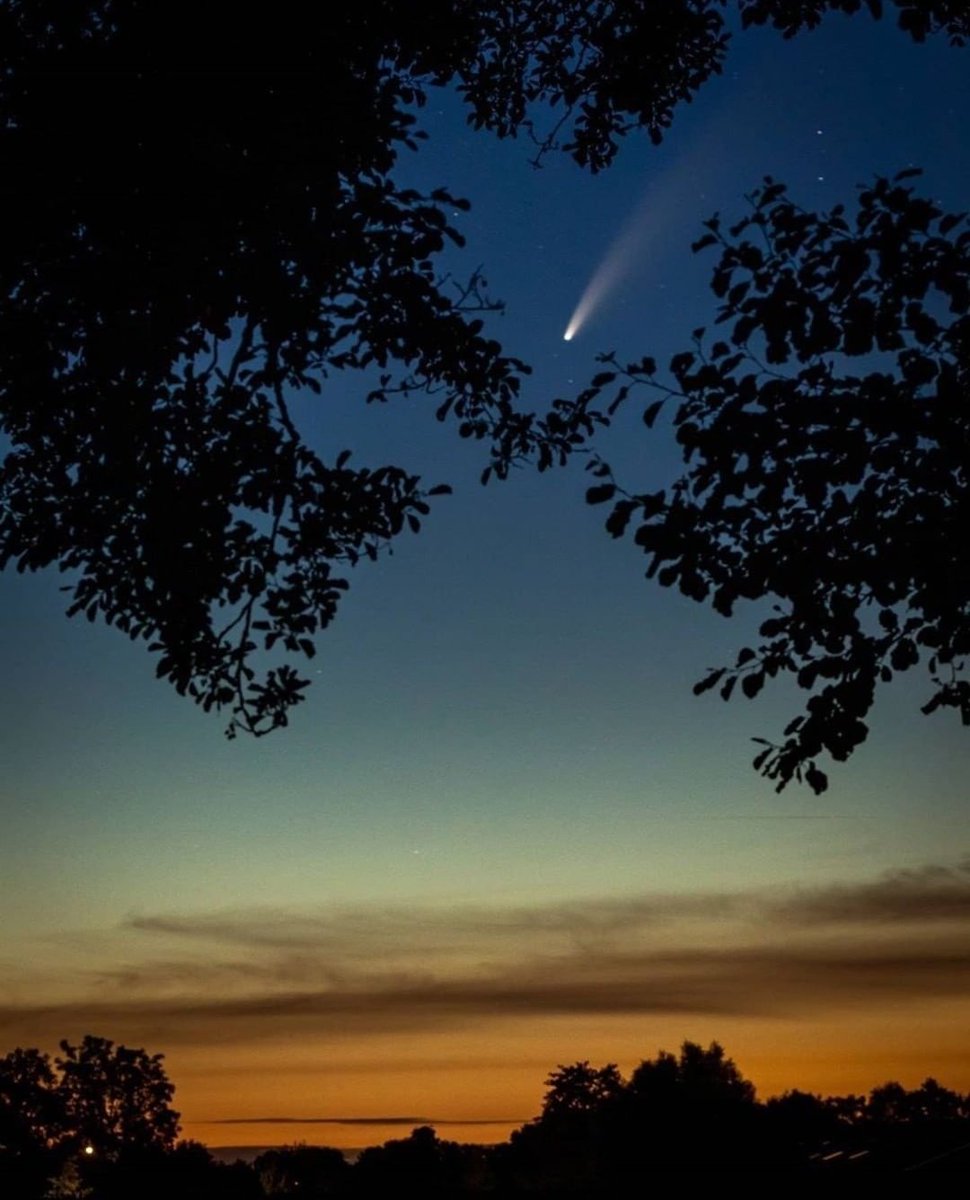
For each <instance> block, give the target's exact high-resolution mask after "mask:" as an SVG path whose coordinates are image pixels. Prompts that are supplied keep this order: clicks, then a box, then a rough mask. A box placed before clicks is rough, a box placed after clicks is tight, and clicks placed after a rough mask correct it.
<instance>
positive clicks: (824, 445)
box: [587, 171, 970, 792]
mask: <svg viewBox="0 0 970 1200" xmlns="http://www.w3.org/2000/svg"><path fill="white" fill-rule="evenodd" d="M913 174H918V172H913V171H904V172H902V173H900V174H899V175H897V176H896V177H895V179H893V180H891V181H890V180H887V179H878V180H877V181H876V182H875V184H874V185H873V186H871V187H866V188H864V189H863V190H862V191H861V194H860V196H859V204H858V209H857V211H856V213H855V216H854V218H850V217H849V216H848V215H847V214H846V212H845V210H844V209H843V208H842V206H839V207H837V208H835V209H833V210H832V212H830V213H814V212H807V211H805V210H804V209H802V208H800V207H799V206H798V205H796V204H795V203H793V202H792V201H791V200H790V199H789V198H788V196H787V194H786V191H785V188H784V187H783V186H782V185H781V184H778V183H775V182H773V181H772V180H770V179H768V180H766V181H765V184H764V186H763V187H761V188H760V189H759V190H758V191H757V192H755V193H754V195H753V196H752V197H750V201H751V211H750V212H749V214H748V215H747V216H746V217H745V218H744V219H743V220H741V221H740V222H739V223H738V224H736V225H734V226H733V227H731V228H730V230H728V231H724V230H723V229H722V226H721V222H720V220H719V219H718V218H717V217H715V218H713V219H712V220H711V221H709V222H708V228H709V233H708V234H707V236H705V237H704V238H702V239H701V240H700V241H699V242H698V243H696V245H695V249H703V248H704V247H706V246H711V245H716V246H718V247H719V249H720V252H721V257H720V261H719V263H718V265H717V267H716V269H715V272H714V276H713V282H712V287H713V291H714V294H715V295H716V296H717V297H718V299H719V300H720V301H721V305H720V308H719V311H718V316H717V324H719V325H723V326H724V327H725V331H726V332H725V339H723V340H715V341H714V342H713V344H711V345H710V346H709V347H708V348H706V349H705V341H704V330H696V331H695V335H694V349H693V350H692V351H688V352H684V353H679V354H677V355H675V356H674V357H673V359H672V360H671V363H670V373H671V375H672V377H673V382H672V383H663V382H660V381H659V380H658V378H657V375H656V364H655V362H654V361H653V360H651V359H644V360H643V361H641V362H638V363H632V364H629V365H627V366H625V367H622V368H620V367H617V364H616V363H615V361H613V360H611V365H612V366H613V367H614V368H616V369H614V370H610V371H607V372H603V373H601V374H600V375H599V376H598V377H597V378H596V379H595V380H594V381H593V382H594V384H595V385H596V387H599V388H602V387H607V386H609V385H610V384H611V383H612V382H613V381H614V379H616V378H617V377H618V376H620V377H622V378H623V386H622V389H621V392H620V394H619V396H618V397H617V398H616V399H615V400H614V402H613V404H612V405H611V411H615V408H616V405H617V404H619V403H621V402H622V401H623V400H624V399H625V398H626V396H627V395H628V394H629V390H630V388H631V387H632V386H634V385H645V386H646V387H648V388H649V389H651V390H653V391H656V392H659V398H658V399H656V400H653V401H652V402H651V403H650V404H649V406H648V407H647V408H646V411H645V413H644V419H645V421H646V423H647V425H648V426H651V425H653V423H654V421H655V420H656V418H657V416H658V414H659V413H660V411H661V409H662V408H663V407H664V406H665V405H667V404H668V403H669V404H670V405H671V406H672V407H673V408H674V412H673V416H672V421H673V425H674V427H675V429H676V436H677V441H678V442H679V444H680V446H681V448H682V452H683V458H684V462H685V464H686V469H685V472H684V474H683V475H682V476H681V478H680V479H679V480H677V482H676V483H675V484H674V485H673V486H672V487H671V488H669V489H666V490H660V491H656V492H649V493H642V494H631V493H629V492H626V491H622V490H621V489H620V488H618V486H617V485H616V482H615V480H614V479H613V476H612V473H611V471H610V469H609V467H608V465H607V464H605V463H602V462H597V463H595V464H593V469H594V470H595V471H596V472H597V474H599V475H600V476H602V478H603V479H604V482H603V483H601V484H599V485H598V486H596V487H594V488H591V489H590V490H589V492H588V496H587V498H588V499H589V501H590V502H592V503H603V502H606V501H609V500H615V503H614V505H613V508H612V511H611V514H610V517H609V519H608V521H607V528H608V530H609V531H610V533H611V534H612V535H613V536H614V537H620V536H622V535H623V534H624V533H625V532H626V531H627V530H628V529H631V528H632V530H633V539H634V541H635V542H636V544H637V545H638V546H639V547H640V549H641V550H642V551H643V552H644V553H645V554H647V555H648V556H649V558H650V566H649V569H648V575H649V576H656V578H657V579H658V581H659V582H660V583H661V584H663V585H665V586H672V585H676V586H677V587H679V588H680V590H681V592H683V594H684V595H685V596H689V597H691V598H692V599H694V600H698V601H706V602H708V603H710V604H711V605H712V606H713V608H714V609H715V610H716V611H717V612H719V613H722V614H723V615H725V616H729V615H731V613H732V612H733V611H734V609H735V606H736V605H737V603H738V602H739V601H757V600H766V599H770V600H773V601H775V604H774V612H773V614H772V615H771V616H770V617H769V618H768V619H767V620H765V621H764V622H763V624H762V625H761V628H760V633H761V636H762V638H763V639H764V640H763V641H762V642H761V644H760V645H758V646H756V647H751V646H746V647H744V648H742V649H741V651H740V652H739V654H738V656H737V659H736V661H735V663H734V665H733V666H730V667H722V668H719V669H717V670H714V671H712V672H711V673H710V674H709V675H708V676H707V677H706V678H705V679H703V680H701V681H700V682H699V683H698V684H697V686H696V688H695V691H696V692H703V691H706V690H708V689H710V688H714V687H718V686H719V687H720V690H721V695H722V696H723V697H724V698H725V699H728V698H729V697H730V695H731V693H732V691H733V689H734V687H735V685H737V684H738V683H739V682H740V686H741V690H742V692H743V693H744V694H745V695H746V696H748V697H753V696H756V695H757V694H758V692H759V691H760V690H761V688H762V686H763V684H764V683H765V680H766V679H769V678H773V677H775V676H777V675H778V674H779V673H787V674H790V675H791V676H793V677H794V678H795V680H796V681H797V683H798V685H799V687H801V688H804V689H806V690H807V691H809V692H810V693H811V696H810V698H809V700H808V702H807V705H806V710H805V712H804V713H803V714H802V715H800V716H796V717H795V718H794V719H793V720H792V721H791V722H790V724H789V725H788V726H787V728H786V729H785V734H784V741H783V742H781V743H780V744H777V743H771V742H767V741H765V740H764V739H758V740H759V741H761V742H762V744H763V747H764V748H763V749H762V750H761V752H760V753H759V754H758V756H757V758H756V759H755V765H756V767H757V768H759V769H760V770H761V771H762V773H763V774H765V775H767V776H768V777H769V778H771V779H773V780H775V781H776V782H777V787H778V789H779V790H780V789H781V788H783V787H784V786H785V785H786V784H787V783H788V782H789V781H790V780H791V779H792V778H796V779H798V780H801V779H802V778H803V777H804V778H805V779H806V780H807V782H808V783H809V784H810V785H811V786H812V787H813V788H814V790H815V791H816V792H818V791H821V790H822V789H823V788H824V787H825V786H826V777H825V775H824V773H823V772H822V771H821V769H820V768H819V766H818V764H817V762H816V759H817V757H818V756H819V755H820V754H821V753H822V752H823V751H827V752H828V753H829V754H830V755H831V757H832V758H834V759H837V760H844V759H845V758H847V757H848V756H849V754H850V753H851V752H852V751H853V749H854V748H855V747H856V746H858V745H859V743H860V742H862V741H863V740H864V738H865V737H866V734H867V726H866V723H865V718H866V716H867V714H868V712H869V710H870V708H871V706H872V703H873V698H874V694H875V691H876V688H877V685H879V684H880V683H888V682H889V681H890V680H891V679H892V678H893V676H894V674H896V673H898V672H903V671H907V670H909V669H910V668H911V667H914V666H917V665H918V664H921V663H922V664H924V665H925V667H926V668H927V669H928V671H929V674H930V677H931V679H932V683H933V691H932V694H931V695H930V697H929V699H928V701H927V703H926V704H925V706H924V708H923V711H924V712H927V713H929V712H932V711H933V710H934V709H937V708H939V707H941V706H942V707H946V706H950V707H954V708H957V709H958V710H959V712H960V715H961V717H962V720H963V723H964V724H966V725H970V681H968V680H967V679H966V677H965V675H964V673H963V666H964V661H965V658H966V656H967V655H968V654H970V556H968V553H967V540H966V537H965V535H964V532H963V531H964V530H965V529H966V527H967V523H968V519H970V479H968V465H967V464H968V447H970V424H968V412H967V396H968V391H970V230H968V229H967V228H966V223H965V220H964V216H963V215H962V214H950V215H947V214H944V213H943V212H942V211H941V210H940V208H939V207H938V206H937V205H935V204H934V203H933V202H932V201H930V200H927V199H924V198H922V197H920V196H918V195H914V193H913V189H912V188H911V187H910V186H908V185H907V184H906V182H905V180H906V179H907V177H908V176H910V175H913ZM855 364H858V365H857V366H856V365H855ZM617 497H619V498H617Z"/></svg>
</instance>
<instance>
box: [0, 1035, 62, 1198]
mask: <svg viewBox="0 0 970 1200" xmlns="http://www.w3.org/2000/svg"><path fill="white" fill-rule="evenodd" d="M55 1082H56V1081H55V1075H54V1071H53V1069H52V1067H51V1062H50V1059H49V1058H48V1056H47V1055H46V1054H41V1053H40V1051H39V1050H23V1049H16V1050H12V1051H11V1052H10V1053H9V1054H6V1055H4V1057H3V1058H0V1185H2V1186H0V1193H3V1192H4V1191H6V1192H7V1194H9V1195H11V1196H21V1197H24V1200H30V1198H31V1197H34V1196H40V1195H42V1194H43V1191H44V1188H45V1185H46V1181H47V1179H48V1178H49V1176H50V1175H52V1174H53V1173H54V1171H55V1170H56V1169H57V1165H58V1162H59V1161H60V1159H61V1154H60V1152H59V1146H60V1144H61V1142H62V1140H63V1139H64V1137H65V1134H66V1131H67V1118H66V1114H65V1111H64V1104H63V1100H62V1097H61V1095H60V1094H59V1093H58V1092H57V1090H56V1088H55Z"/></svg>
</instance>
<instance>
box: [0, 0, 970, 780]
mask: <svg viewBox="0 0 970 1200" xmlns="http://www.w3.org/2000/svg"><path fill="white" fill-rule="evenodd" d="M893 4H894V6H895V8H896V9H898V10H899V21H900V24H901V25H902V27H903V28H904V29H906V30H907V31H908V33H909V34H910V36H912V37H914V38H917V39H919V38H921V37H924V36H926V35H927V34H928V33H932V32H941V31H942V32H946V33H947V34H948V35H949V36H950V38H951V40H954V41H958V40H959V39H960V38H961V37H963V36H965V34H966V25H967V21H968V18H967V15H966V12H965V6H963V5H961V4H959V3H958V2H957V0H933V2H932V3H929V4H923V3H920V4H915V3H912V2H910V0H893ZM730 7H731V6H730V5H729V4H728V0H687V2H685V3H681V2H680V0H677V2H674V0H664V2H658V0H635V2H633V3H630V2H625V3H618V2H616V0H612V2H608V0H597V2H595V3H592V4H591V3H588V2H587V0H551V2H549V3H541V4H537V3H535V2H534V0H513V2H511V3H509V2H508V0H503V2H502V3H499V2H497V0H496V2H494V3H493V2H490V3H480V2H478V0H474V2H473V0H427V2H425V3H422V4H421V5H420V6H417V7H415V6H414V5H413V4H410V3H405V2H404V0H359V2H357V3H354V4H353V5H349V6H348V5H336V6H334V5H331V6H324V7H321V6H304V7H303V8H302V9H301V8H298V7H294V6H289V7H287V8H286V9H285V10H284V11H281V12H279V13H274V16H273V20H272V21H270V22H267V21H265V20H264V19H263V17H262V14H259V13H257V12H255V10H254V11H253V12H246V13H237V14H235V15H234V18H233V20H232V21H226V20H225V19H224V14H223V13H222V12H221V11H218V10H216V9H214V8H213V9H207V8H201V9H200V7H199V6H198V5H195V4H193V5H190V4H189V3H187V0H174V2H173V3H171V4H167V5H165V6H164V7H160V6H157V5H155V6H153V5H150V4H146V3H144V0H81V2H79V3H76V4H71V5H63V4H61V3H59V2H57V0H30V2H26V0H10V3H7V4H4V5H3V6H0V155H2V160H3V163H4V173H3V177H2V179H0V201H2V205H3V209H4V215H5V220H4V222H3V226H2V228H0V295H2V296H3V303H2V305H0V434H2V435H3V436H4V438H5V439H6V441H7V443H8V444H9V446H10V448H11V449H10V452H9V453H8V454H7V455H6V457H5V458H4V460H3V462H2V465H0V568H2V567H3V566H6V565H7V564H11V563H12V564H14V565H15V566H16V568H17V569H19V570H36V569H40V568H45V567H49V566H54V565H56V566H58V567H59V568H60V569H61V570H62V571H67V572H69V573H70V576H69V577H70V580H71V582H70V583H68V584H67V586H66V588H65V590H66V591H68V592H69V593H70V594H71V602H70V607H69V610H68V611H69V612H70V613H72V614H81V613H83V614H86V615H87V617H88V618H89V619H91V620H95V619H98V618H101V619H103V620H105V621H106V622H108V623H109V624H112V625H114V626H116V627H118V628H119V629H121V630H122V631H124V632H125V633H127V634H128V635H129V636H130V637H131V638H133V639H139V640H143V641H144V642H146V643H147V645H148V647H149V649H150V650H151V651H152V652H153V653H155V654H157V656H158V659H157V670H158V674H159V675H160V676H162V677H164V678H166V679H168V680H170V681H171V682H172V684H173V685H174V686H175V687H176V688H177V689H178V691H179V692H180V693H183V694H186V695H188V696H190V697H191V698H192V699H194V700H195V701H196V702H198V703H199V704H201V705H202V706H203V707H205V708H206V709H213V708H214V709H217V710H226V711H228V712H229V714H230V720H229V727H228V730H227V732H228V733H229V734H230V735H232V734H234V733H235V732H236V731H237V730H244V731H247V732H249V733H252V734H257V735H258V734H262V733H265V732H268V731H269V730H271V729H275V728H277V727H279V726H282V725H285V724H286V723H287V720H288V714H289V712H290V710H291V709H292V707H293V706H294V705H295V704H297V703H299V701H300V700H301V699H302V696H303V692H304V689H305V688H306V686H307V680H306V679H305V678H303V677H301V675H300V674H299V673H298V671H297V669H296V668H295V667H294V665H293V662H294V660H300V659H301V658H303V657H304V656H310V655H312V654H313V652H314V638H315V635H316V634H317V633H318V632H319V631H320V630H322V629H323V628H325V627H326V626H327V625H328V624H329V622H330V621H331V620H332V619H333V617H334V614H335V612H336V610H337V606H338V603H339V601H340V598H341V596H342V594H343V592H344V591H345V589H346V587H347V579H346V577H345V574H344V572H345V570H346V568H348V567H351V566H353V565H354V564H355V563H357V562H358V561H359V560H360V559H362V558H373V557H375V556H376V555H377V554H378V553H380V552H381V551H382V550H383V549H385V548H386V547H388V546H389V545H390V544H391V543H392V542H393V540H394V539H395V538H396V537H397V536H398V535H399V534H400V533H401V532H402V531H404V530H406V529H409V528H410V529H417V528H418V527H419V524H420V518H421V517H422V516H423V515H424V514H426V513H427V511H428V498H429V497H430V496H432V495H433V494H434V493H435V492H436V491H439V492H440V491H444V490H446V489H445V488H438V489H434V488H431V489H425V488H424V487H423V486H422V483H421V480H420V479H419V478H418V477H417V476H415V475H413V474H411V473H409V472H408V471H407V470H405V469H404V468H402V467H398V466H392V465H385V466H379V467H376V468H353V467H351V466H350V465H349V460H348V456H347V455H346V452H341V451H340V450H339V448H338V447H331V448H329V449H328V451H327V453H326V454H322V453H320V452H318V451H317V450H315V449H313V448H312V447H311V446H310V445H308V443H307V441H306V439H305V437H304V436H303V435H302V434H301V432H300V430H299V428H298V426H297V423H295V422H294V420H293V419H292V417H291V414H290V411H289V408H288V404H290V405H291V404H292V398H293V396H294V395H296V394H301V395H302V394H305V393H308V394H315V393H320V392H321V391H324V390H326V389H329V388H330V387H332V386H334V384H335V383H336V381H337V378H336V377H339V376H340V375H341V374H342V373H345V372H360V371H366V372H373V373H375V374H376V375H377V377H378V379H379V383H378V385H377V386H376V387H374V388H373V390H372V391H371V393H370V397H369V398H370V399H371V400H372V401H377V402H380V401H385V400H388V399H390V398H391V397H393V396H395V395H400V394H408V393H412V392H427V393H434V394H436V396H437V399H436V402H435V411H436V415H437V416H438V418H439V419H440V420H446V419H447V420H454V421H455V422H456V425H457V429H458V432H459V434H460V435H461V436H463V437H466V438H475V439H480V440H481V441H482V442H483V444H484V445H485V446H486V447H487V452H488V455H489V465H488V466H487V467H486V469H485V472H484V478H485V479H487V478H489V477H490V476H491V475H492V474H495V475H497V476H498V477H499V478H503V477H505V476H506V475H507V474H508V471H509V469H510V467H511V466H512V465H513V464H515V463H519V462H523V461H535V462H536V463H537V464H538V466H539V468H540V469H546V468H548V467H550V466H552V465H554V464H556V463H562V462H564V461H565V460H566V459H567V458H568V457H569V455H570V454H571V453H572V452H573V450H574V449H575V448H576V447H577V446H578V445H579V444H581V443H583V442H584V441H586V440H587V439H588V438H589V436H590V435H591V433H592V432H593V431H594V429H595V427H596V425H597V423H599V422H600V417H599V415H598V414H596V413H595V412H593V411H592V409H591V401H592V400H593V399H594V398H595V389H594V390H593V391H588V392H587V393H584V394H583V395H582V396H580V397H579V398H577V399H576V400H574V401H569V402H564V401H561V402H558V403H557V404H555V405H554V406H553V407H552V409H551V410H550V411H549V412H548V413H547V414H545V415H540V414H535V413H530V412H527V411H522V410H521V409H520V408H519V407H518V400H519V394H520V389H521V383H522V378H523V375H524V374H525V373H526V372H527V367H526V366H525V364H523V363H522V362H520V361H518V360H516V359H515V358H512V357H509V356H507V355H505V354H504V353H503V351H502V348H501V346H500V345H499V344H498V343H497V342H496V341H494V340H492V339H490V338H488V337H486V336H485V334H484V331H483V324H482V320H481V317H480V316H479V315H478V314H479V313H481V312H483V311H489V310H491V309H492V308H494V307H495V305H494V303H493V302H492V301H491V300H490V298H489V296H488V294H487V290H486V288H485V285H484V281H483V280H481V279H480V278H478V277H477V276H476V277H475V278H473V279H472V281H471V282H470V284H469V285H468V286H467V287H463V288H457V289H455V288H453V287H452V286H451V284H449V283H447V282H446V280H445V279H443V278H441V277H440V275H439V273H437V272H436V267H435V263H436V259H437V257H438V256H439V254H440V252H441V251H442V250H443V249H444V248H445V247H446V246H447V245H448V244H449V243H460V241H461V237H460V234H459V233H458V231H457V229H455V228H454V227H453V225H452V224H451V220H452V217H451V214H452V213H454V212H456V211H460V210H462V209H463V208H465V207H467V206H466V205H465V203H464V202H463V201H461V200H459V199H457V198H455V197H453V196H452V195H451V194H450V193H449V192H448V191H447V190H445V189H439V190H436V191H433V192H432V193H431V194H429V195H422V194H419V193H418V192H416V191H414V190H411V189H406V188H402V187H400V186H399V185H398V184H397V182H396V181H395V179H394V167H395V163H396V160H397V157H398V155H399V153H400V152H401V151H402V150H413V149H415V148H416V147H417V146H418V143H419V141H420V139H421V137H422V134H421V132H420V130H419V129H418V127H417V123H416V116H415V113H416V112H417V110H419V109H420V108H421V106H422V105H423V104H424V103H425V97H426V91H427V89H428V87H430V86H437V85H451V86H453V87H455V88H457V90H458V92H459V93H460V94H461V95H462V96H463V98H464V100H465V102H466V104H467V105H468V108H469V121H470V123H471V124H473V125H475V126H477V127H479V128H485V129H488V130H491V131H493V132H494V133H496V134H497V135H498V136H516V135H517V134H519V133H520V132H523V131H525V132H528V133H530V134H531V135H532V136H533V138H534V139H535V141H536V143H537V145H538V146H539V150H538V157H540V158H541V156H542V155H543V154H544V153H545V152H547V151H549V150H552V149H553V148H561V149H563V150H564V151H565V152H567V153H568V154H570V155H571V156H572V157H573V158H574V159H575V160H576V161H577V162H578V163H580V164H581V165H583V166H585V167H588V168H589V169H592V170H599V169H600V168H603V167H605V166H607V165H608V164H609V163H610V162H611V161H612V159H613V157H614V155H615V153H616V150H617V147H618V142H619V139H620V138H621V137H622V136H624V135H625V134H626V133H628V132H629V131H630V130H632V129H635V128H641V127H642V128H644V129H645V130H646V131H647V132H648V133H649V135H650V137H651V138H652V139H653V140H654V141H658V140H659V139H660V138H661V137H662V135H663V132H664V130H665V129H666V128H667V126H669V124H670V122H671V120H672V115H673V112H674V110H675V109H676V107H677V105H678V104H680V103H682V102H683V101H689V100H690V99H691V98H692V96H693V95H694V94H695V93H696V92H697V90H698V88H699V87H700V86H701V85H702V84H703V83H704V82H705V81H706V80H707V79H708V78H709V77H710V76H711V75H712V74H715V73H717V72H719V71H720V70H721V67H722V63H723V59H724V56H725V53H726V51H727V47H728V44H729V40H730V34H729V31H728V24H727V16H726V14H727V13H728V11H729V9H730ZM859 7H860V4H859V0H738V5H737V11H738V12H739V13H740V19H741V23H742V24H743V25H750V24H763V23H766V22H770V23H772V24H774V25H776V26H777V27H778V28H780V29H782V30H783V31H784V32H785V33H786V35H791V34H792V33H795V32H797V31H798V30H799V29H802V28H805V27H811V26H812V25H814V24H816V23H817V22H818V20H819V19H821V17H822V15H823V14H824V13H826V12H828V11H830V10H832V11H835V10H840V11H844V12H854V11H855V10H856V9H858V8H859ZM867 7H868V9H869V10H870V11H871V12H872V13H873V15H877V16H878V15H879V14H880V13H881V11H882V9H881V5H880V4H879V3H877V0H867ZM542 106H546V107H547V108H550V109H551V110H552V112H553V114H555V115H556V116H557V119H556V122H555V124H554V126H553V128H552V130H551V132H547V133H545V134H542V135H538V134H536V132H535V124H534V121H535V114H536V112H537V111H538V109H539V108H541V107H542ZM564 130H567V132H564V133H563V132H562V131H564ZM561 133H562V142H561V143H560V141H559V138H560V134H561ZM948 694H949V693H948ZM785 761H786V762H787V761H788V760H785ZM784 769H785V770H786V769H787V768H784Z"/></svg>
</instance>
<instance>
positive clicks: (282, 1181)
mask: <svg viewBox="0 0 970 1200" xmlns="http://www.w3.org/2000/svg"><path fill="white" fill-rule="evenodd" d="M253 1170H254V1171H255V1172H256V1174H257V1176H258V1177H259V1182H260V1186H261V1187H262V1189H263V1193H264V1194H265V1195H267V1196H278V1197H282V1196H293V1197H307V1198H308V1200H317V1198H318V1197H325V1196H335V1195H339V1194H342V1190H343V1188H344V1187H345V1185H346V1182H347V1176H348V1173H349V1171H350V1165H349V1164H348V1162H347V1160H346V1159H345V1158H344V1156H343V1155H342V1154H341V1153H340V1151H339V1150H334V1149H332V1148H331V1147H329V1146H306V1145H303V1146H284V1147H283V1148H282V1149H280V1150H267V1151H266V1152H265V1153H264V1154H260V1155H259V1156H258V1157H257V1158H256V1159H254V1160H253Z"/></svg>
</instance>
